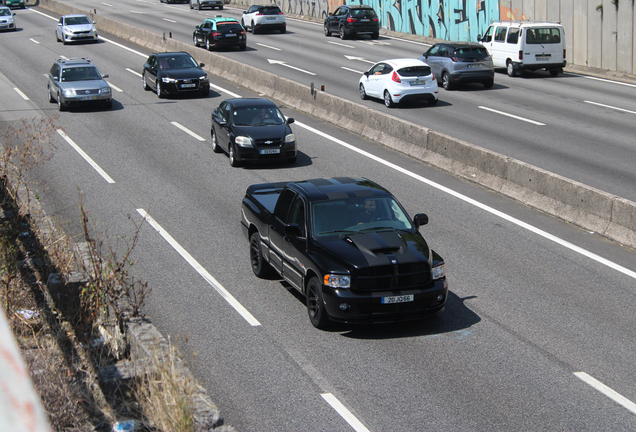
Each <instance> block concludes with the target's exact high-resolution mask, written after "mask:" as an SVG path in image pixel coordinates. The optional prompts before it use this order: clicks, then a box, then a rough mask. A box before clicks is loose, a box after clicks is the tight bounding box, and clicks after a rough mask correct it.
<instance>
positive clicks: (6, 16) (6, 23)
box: [0, 6, 15, 31]
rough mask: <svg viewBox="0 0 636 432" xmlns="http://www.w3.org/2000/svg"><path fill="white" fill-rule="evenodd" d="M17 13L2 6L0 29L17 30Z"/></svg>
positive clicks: (0, 9) (0, 7)
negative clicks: (15, 16)
mask: <svg viewBox="0 0 636 432" xmlns="http://www.w3.org/2000/svg"><path fill="white" fill-rule="evenodd" d="M14 15H15V13H13V12H12V11H11V9H9V8H8V7H6V6H0V30H13V31H15V18H14Z"/></svg>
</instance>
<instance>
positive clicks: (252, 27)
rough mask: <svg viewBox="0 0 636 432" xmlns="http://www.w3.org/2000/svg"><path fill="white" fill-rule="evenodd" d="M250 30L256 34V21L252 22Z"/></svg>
mask: <svg viewBox="0 0 636 432" xmlns="http://www.w3.org/2000/svg"><path fill="white" fill-rule="evenodd" d="M250 30H252V34H256V27H254V21H252V24H251V25H250Z"/></svg>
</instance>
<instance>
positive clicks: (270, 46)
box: [256, 43, 282, 51]
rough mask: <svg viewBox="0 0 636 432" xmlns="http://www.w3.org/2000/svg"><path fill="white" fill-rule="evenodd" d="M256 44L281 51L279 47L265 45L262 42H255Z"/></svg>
mask: <svg viewBox="0 0 636 432" xmlns="http://www.w3.org/2000/svg"><path fill="white" fill-rule="evenodd" d="M256 45H260V46H262V47H265V48H269V49H273V50H276V51H282V50H281V49H280V48H276V47H273V46H269V45H265V44H262V43H256Z"/></svg>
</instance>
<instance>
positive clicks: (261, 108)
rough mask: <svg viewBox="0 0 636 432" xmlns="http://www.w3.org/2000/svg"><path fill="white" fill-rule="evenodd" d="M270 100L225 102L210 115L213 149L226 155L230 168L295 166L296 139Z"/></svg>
mask: <svg viewBox="0 0 636 432" xmlns="http://www.w3.org/2000/svg"><path fill="white" fill-rule="evenodd" d="M293 122H294V119H293V118H291V117H290V118H285V116H284V115H283V113H282V112H281V111H280V109H278V107H277V106H276V104H275V103H274V102H272V101H270V100H269V99H262V98H240V99H227V100H224V101H223V102H221V104H220V105H219V106H218V108H216V109H215V110H214V111H212V127H211V128H210V134H211V136H212V149H213V150H214V151H215V152H216V153H220V152H222V151H224V152H226V153H227V154H228V155H229V157H230V165H232V166H233V167H235V166H239V165H241V163H243V162H256V161H264V162H273V161H285V162H289V163H294V162H296V137H295V136H294V133H293V132H292V130H291V127H289V125H290V124H291V123H293Z"/></svg>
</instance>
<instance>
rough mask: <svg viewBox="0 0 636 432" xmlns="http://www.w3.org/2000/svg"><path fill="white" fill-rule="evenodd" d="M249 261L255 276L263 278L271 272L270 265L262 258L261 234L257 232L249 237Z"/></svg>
mask: <svg viewBox="0 0 636 432" xmlns="http://www.w3.org/2000/svg"><path fill="white" fill-rule="evenodd" d="M250 263H251V264H252V271H253V272H254V275H256V277H259V278H265V277H267V276H269V275H271V274H272V270H273V269H272V267H271V266H270V265H269V263H268V262H267V261H265V259H263V249H262V248H261V236H260V235H259V234H258V233H257V232H255V233H254V234H252V236H251V237H250Z"/></svg>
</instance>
